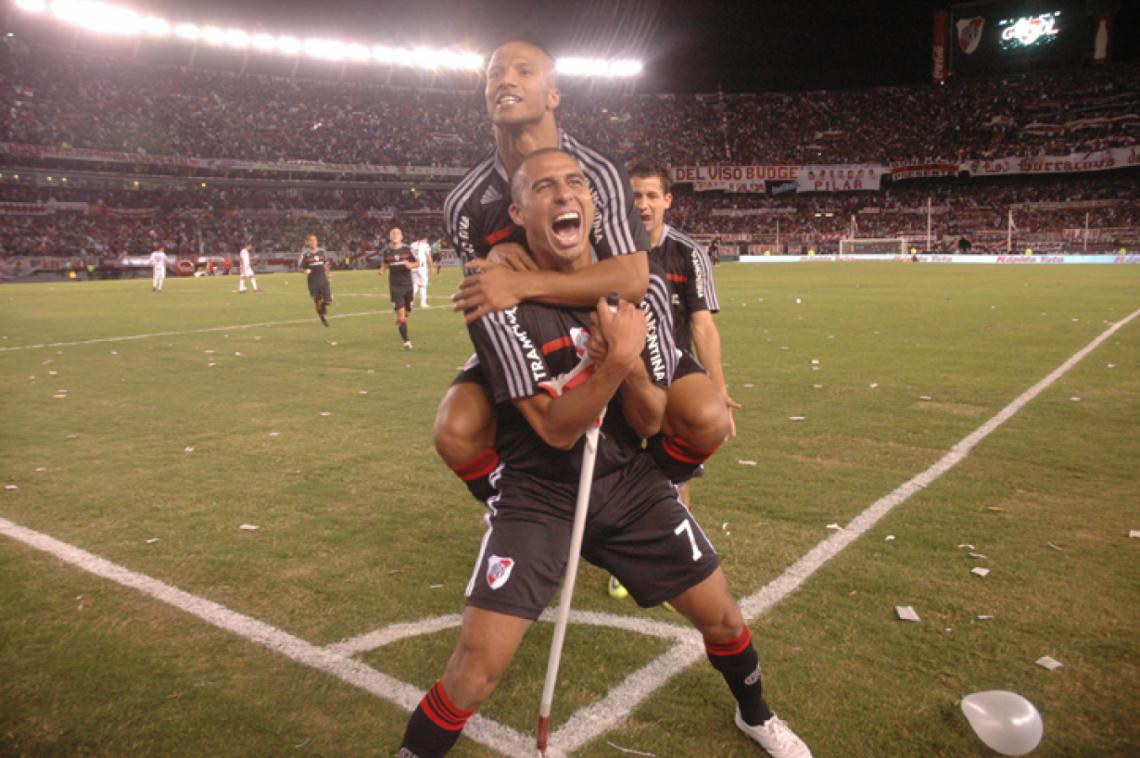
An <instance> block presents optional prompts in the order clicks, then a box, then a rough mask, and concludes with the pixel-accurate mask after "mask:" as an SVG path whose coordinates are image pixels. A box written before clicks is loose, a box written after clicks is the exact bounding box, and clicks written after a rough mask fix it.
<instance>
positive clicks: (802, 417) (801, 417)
mask: <svg viewBox="0 0 1140 758" xmlns="http://www.w3.org/2000/svg"><path fill="white" fill-rule="evenodd" d="M805 418H807V417H806V416H788V421H803V420H804V419H805Z"/></svg>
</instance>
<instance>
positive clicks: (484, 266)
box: [434, 41, 729, 499]
mask: <svg viewBox="0 0 1140 758" xmlns="http://www.w3.org/2000/svg"><path fill="white" fill-rule="evenodd" d="M484 99H485V103H486V107H487V112H488V114H489V116H490V118H491V123H492V125H493V128H494V134H495V145H496V148H495V152H494V153H492V154H491V155H490V156H488V157H487V158H486V159H485V160H483V161H482V162H481V163H479V164H478V165H476V166H475V167H474V168H473V169H472V170H471V171H469V172H468V173H467V175H465V176H464V177H463V179H461V180H460V182H459V184H458V185H457V186H456V188H455V189H454V190H453V191H452V192H451V193H450V194H449V195H448V197H447V201H446V202H445V203H444V215H445V222H446V224H447V227H448V232H449V234H450V235H451V238H452V242H453V244H454V245H455V247H456V250H457V251H458V253H459V255H460V259H461V260H462V261H463V262H464V263H466V264H469V265H474V266H475V267H477V268H478V269H480V270H481V273H478V274H475V275H472V276H468V277H467V278H465V279H464V280H463V282H462V283H461V285H460V289H459V291H458V292H457V293H456V295H455V306H456V308H457V309H458V310H463V311H465V312H466V319H467V320H468V321H469V322H470V321H473V320H475V319H477V318H479V317H481V316H482V315H484V314H485V313H488V312H490V311H492V310H499V309H503V308H509V307H511V306H513V305H515V304H517V303H519V302H521V301H523V300H534V301H537V302H543V303H549V304H562V305H571V306H589V305H591V304H592V303H594V302H596V301H597V299H598V298H599V297H602V296H603V295H605V294H606V293H607V292H611V291H613V292H617V293H618V294H620V295H621V296H622V297H623V298H624V299H626V300H629V301H631V302H639V301H640V300H641V299H642V298H643V297H645V295H646V292H647V291H651V290H652V289H653V288H652V287H649V286H648V283H649V281H650V277H649V275H648V273H647V270H648V264H647V262H646V253H645V252H644V251H646V250H648V248H649V240H648V237H647V235H646V234H645V228H644V225H643V224H642V223H641V221H640V218H639V217H638V216H637V214H636V212H635V210H634V208H633V204H632V198H631V193H630V189H629V179H628V177H627V175H626V173H625V169H624V168H623V167H622V166H621V165H620V164H617V163H615V162H613V161H611V160H610V159H608V158H607V157H606V156H604V155H603V154H601V153H599V152H598V151H596V150H594V149H593V148H590V147H588V146H586V145H583V144H582V143H580V142H578V141H577V140H575V139H574V138H573V137H571V136H570V135H568V134H566V133H564V132H561V131H560V130H559V129H558V127H557V125H556V123H555V116H554V111H555V109H556V108H557V107H558V104H559V102H560V100H561V93H560V91H559V89H558V85H557V78H556V76H555V72H554V63H553V61H552V60H551V58H550V56H549V55H548V54H547V53H546V52H545V51H544V50H542V49H541V48H539V47H537V46H535V45H532V44H530V43H527V42H520V41H515V42H509V43H507V44H505V45H503V46H501V47H499V48H498V49H497V50H496V51H495V52H494V54H493V55H492V56H491V60H490V62H489V64H488V66H487V79H486V83H485V87H484ZM543 147H561V148H563V149H565V150H567V151H568V152H569V153H570V154H572V155H574V156H575V157H576V158H577V159H578V161H579V163H580V164H581V165H582V168H583V171H584V173H585V175H586V178H587V180H588V181H589V182H590V191H591V195H592V199H593V201H594V204H595V206H596V207H597V216H596V218H595V222H594V224H593V225H592V227H591V229H589V230H588V234H589V242H590V244H591V245H592V247H593V252H594V254H595V256H596V257H597V258H598V263H597V265H594V266H586V267H584V268H579V269H577V270H575V271H573V272H571V273H562V272H556V271H542V270H538V269H537V267H536V266H535V264H534V262H533V261H532V260H531V259H530V257H529V255H527V253H526V251H525V249H524V248H523V247H522V246H521V243H522V242H524V241H525V239H524V235H523V233H522V231H521V229H520V228H519V227H518V225H517V224H515V223H514V222H513V221H512V219H511V218H510V215H509V213H508V207H509V195H510V188H509V186H508V175H509V174H508V172H510V171H512V170H513V169H514V168H515V167H516V166H517V165H518V164H519V163H520V162H521V160H522V157H523V156H524V155H526V154H527V153H529V152H530V151H532V150H535V149H537V148H543ZM504 243H514V244H513V245H511V246H509V247H507V246H505V245H504ZM493 248H494V250H492V249H493ZM496 261H497V262H496ZM657 288H658V289H659V291H660V294H661V296H663V297H664V296H667V294H666V292H665V285H664V280H663V278H662V279H659V284H658V287H657ZM481 382H482V378H481V376H480V372H479V371H478V368H477V367H473V368H472V369H471V370H469V371H465V372H464V373H463V374H461V376H460V378H459V380H457V381H456V382H455V383H454V384H452V386H451V388H450V389H449V390H448V392H447V394H445V395H444V398H443V400H442V401H441V403H440V406H439V409H438V411H437V413H436V421H435V429H434V437H435V443H436V449H437V451H438V452H439V454H440V457H441V458H443V460H444V462H445V463H446V464H447V465H448V466H449V467H450V468H451V469H452V470H453V471H454V472H455V473H456V474H457V475H458V476H459V477H460V478H461V479H463V480H464V482H465V483H466V484H467V486H468V487H469V488H470V489H471V491H472V493H473V494H475V496H476V497H478V498H479V499H484V498H485V497H487V496H488V495H489V490H488V484H487V480H486V478H487V476H488V475H489V474H490V472H491V471H493V470H494V468H495V466H496V465H497V462H498V460H499V454H498V452H497V451H495V450H494V448H493V447H492V444H491V442H492V438H493V434H494V418H493V416H492V413H491V408H490V403H489V402H488V396H487V390H486V388H485V386H484V385H483V384H482V383H481ZM670 402H671V405H672V408H671V409H670V416H671V417H672V418H673V421H674V426H675V431H676V435H675V443H676V444H675V445H673V446H671V447H668V448H666V447H664V446H659V447H658V449H657V451H656V452H657V454H659V455H662V456H663V457H664V459H663V460H661V461H659V463H661V464H662V465H663V466H666V467H667V469H670V468H671V469H673V470H672V471H670V475H671V476H673V475H675V476H677V477H678V479H679V480H680V479H683V478H685V476H687V475H688V474H691V472H692V471H693V470H694V469H695V468H696V467H698V466H699V465H700V463H701V461H703V460H704V459H705V458H707V457H708V456H709V455H710V454H711V453H712V451H714V450H715V449H716V448H717V447H718V446H719V445H720V444H721V442H722V441H723V440H724V439H725V437H726V436H727V435H728V430H729V419H728V415H727V413H725V411H724V406H723V403H722V402H721V400H720V398H719V397H718V396H716V394H715V393H712V392H709V393H706V394H705V395H704V396H701V395H699V394H696V393H690V394H685V395H682V396H679V397H677V398H676V399H671V401H670ZM665 459H668V460H665Z"/></svg>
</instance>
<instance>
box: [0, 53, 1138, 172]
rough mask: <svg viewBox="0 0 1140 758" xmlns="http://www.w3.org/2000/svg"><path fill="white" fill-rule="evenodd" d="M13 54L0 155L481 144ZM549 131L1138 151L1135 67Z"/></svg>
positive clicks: (708, 141) (580, 103) (667, 144)
mask: <svg viewBox="0 0 1140 758" xmlns="http://www.w3.org/2000/svg"><path fill="white" fill-rule="evenodd" d="M5 50H6V51H7V52H6V53H5V57H6V58H7V60H6V61H5V62H4V63H5V65H3V66H2V67H0V70H2V71H3V72H4V73H3V75H2V78H0V86H2V88H3V90H4V92H5V96H6V97H5V99H6V101H7V102H9V103H10V105H9V107H8V108H7V109H6V110H4V111H3V112H2V114H0V141H7V142H15V143H23V144H36V145H53V146H71V147H79V148H93V149H105V150H114V151H120V152H125V153H135V154H146V155H176V156H191V157H197V158H227V159H239V158H240V159H248V160H264V161H273V162H280V161H291V160H298V161H299V160H305V161H324V162H326V163H344V164H373V165H423V166H469V165H471V164H472V163H474V162H475V161H476V160H478V159H480V158H482V157H483V156H484V155H486V153H487V152H488V151H489V149H490V134H489V132H488V130H487V127H486V122H485V117H484V116H483V114H482V113H481V109H480V107H479V105H478V101H477V99H476V97H475V96H474V94H473V93H472V92H471V91H469V90H443V89H427V88H419V89H412V88H402V89H400V88H392V87H383V86H380V85H376V84H364V83H354V82H340V81H332V80H302V79H287V78H280V77H267V76H260V75H240V74H238V73H235V72H228V71H210V70H201V69H187V68H162V67H156V66H143V65H139V64H136V63H132V62H130V61H122V60H118V59H110V58H99V57H93V56H87V55H80V54H66V53H61V52H59V51H56V50H44V49H41V48H28V49H27V50H25V51H24V52H23V53H22V54H21V53H18V52H15V51H14V50H13V48H12V46H7V47H6V48H5ZM560 119H561V123H562V125H563V126H564V127H565V128H567V129H568V130H569V131H571V132H572V133H574V134H575V135H576V136H578V137H580V138H581V139H584V140H585V141H587V142H589V143H591V144H597V145H605V146H607V148H608V151H609V152H610V153H612V154H614V155H616V156H617V157H620V158H623V159H628V158H630V157H633V156H635V155H644V154H654V155H663V156H666V157H667V159H668V161H669V162H670V163H671V164H673V165H689V164H703V163H710V162H719V163H735V164H775V163H798V164H807V163H858V162H879V163H883V164H898V163H913V162H929V161H936V160H965V159H980V158H989V157H1003V156H1025V155H1039V154H1046V153H1048V154H1069V153H1073V152H1088V151H1090V150H1093V149H1097V148H1102V147H1110V146H1121V145H1135V144H1137V142H1138V138H1140V64H1137V63H1135V62H1133V63H1127V64H1116V65H1112V66H1103V67H1099V68H1092V69H1089V68H1081V69H1074V70H1068V71H1064V70H1062V71H1057V70H1053V71H1036V72H1026V73H1019V74H1013V75H1006V76H1004V77H1000V78H991V79H972V80H956V79H951V80H949V81H948V82H947V83H946V84H945V85H944V86H932V85H922V86H907V87H877V88H868V89H850V90H836V91H819V92H799V93H756V94H723V93H717V94H709V95H644V94H639V95H624V96H619V95H617V94H612V93H611V94H609V95H599V96H586V95H583V94H581V93H574V92H568V93H567V94H565V96H564V99H563V104H562V107H561V116H560Z"/></svg>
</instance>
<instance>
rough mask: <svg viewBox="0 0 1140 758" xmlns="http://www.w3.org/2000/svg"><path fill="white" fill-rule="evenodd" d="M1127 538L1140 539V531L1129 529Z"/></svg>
mask: <svg viewBox="0 0 1140 758" xmlns="http://www.w3.org/2000/svg"><path fill="white" fill-rule="evenodd" d="M1128 536H1129V537H1131V538H1135V537H1140V529H1129V530H1128Z"/></svg>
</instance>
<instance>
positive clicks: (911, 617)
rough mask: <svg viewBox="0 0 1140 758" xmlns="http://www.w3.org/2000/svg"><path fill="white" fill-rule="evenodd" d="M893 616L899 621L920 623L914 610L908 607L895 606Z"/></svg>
mask: <svg viewBox="0 0 1140 758" xmlns="http://www.w3.org/2000/svg"><path fill="white" fill-rule="evenodd" d="M895 614H896V615H897V616H898V617H899V621H922V619H920V618H919V617H918V614H917V613H915V612H914V608H912V607H911V606H909V605H896V606H895Z"/></svg>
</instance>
